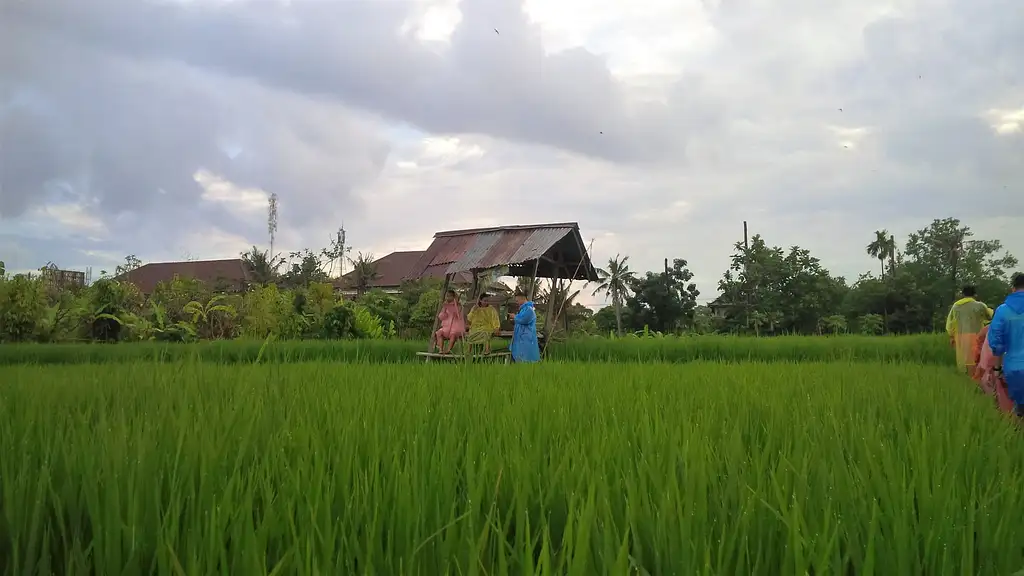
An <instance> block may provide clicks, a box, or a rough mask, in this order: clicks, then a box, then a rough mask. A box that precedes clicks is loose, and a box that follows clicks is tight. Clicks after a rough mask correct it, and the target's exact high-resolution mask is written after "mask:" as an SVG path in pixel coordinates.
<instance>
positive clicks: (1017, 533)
mask: <svg viewBox="0 0 1024 576" xmlns="http://www.w3.org/2000/svg"><path fill="white" fill-rule="evenodd" d="M826 340H831V339H826ZM834 340H841V339H834ZM880 340H882V341H885V339H880ZM571 345H572V344H571V343H570V344H567V345H566V349H570V346H571ZM704 346H707V348H706V349H711V348H710V346H711V345H710V344H708V345H704ZM752 346H753V345H750V347H748V348H747V350H746V351H740V352H735V353H734V354H733V356H731V357H729V358H726V359H724V360H732V361H717V362H708V361H701V360H699V359H698V358H696V357H695V358H691V359H692V360H694V361H693V362H690V363H686V364H682V363H643V364H641V363H628V362H626V361H624V360H623V361H621V362H590V363H582V362H570V361H568V358H570V356H566V357H565V359H566V361H564V362H548V363H544V364H539V365H532V366H515V365H513V366H495V365H447V366H445V365H428V366H423V365H411V364H387V363H376V364H370V363H341V362H337V361H330V360H329V359H326V358H325V359H321V360H320V361H316V362H308V361H307V362H303V361H294V362H291V363H285V362H278V363H261V364H258V365H256V364H253V363H251V362H240V361H235V362H216V361H207V362H203V361H197V360H202V359H203V358H201V357H199V356H196V355H193V356H192V357H191V358H177V359H174V360H173V361H169V362H163V363H158V362H157V361H155V360H153V359H149V360H147V359H144V358H142V359H135V360H131V359H127V358H126V359H124V360H123V361H122V362H114V361H108V362H106V363H95V361H96V360H97V359H96V358H94V359H93V363H90V364H76V363H73V362H63V365H53V364H58V363H56V362H42V361H38V360H36V361H34V362H32V361H29V362H22V363H17V362H6V364H8V365H7V366H4V367H0V488H2V492H0V573H3V574H11V575H15V574H18V575H21V574H26V575H27V574H75V575H78V574H103V575H106V574H123V575H135V574H168V575H185V574H187V575H192V574H203V575H205V574H225V575H227V574H231V575H234V574H239V575H255V574H324V575H336V574H379V575H388V576H390V575H399V574H424V575H441V574H452V575H456V574H477V575H491V574H502V575H504V574H510V575H525V574H572V575H579V576H584V575H592V574H594V575H598V574H610V575H625V574H638V575H640V574H646V575H652V576H655V575H672V574H677V575H693V574H702V575H703V574H707V575H711V574H715V575H719V574H721V575H725V574H728V575H733V574H737V575H739V574H742V575H750V574H758V575H760V574H764V575H783V574H787V575H788V574H799V575H805V574H810V575H817V576H820V575H824V574H838V575H848V574H849V575H852V574H856V575H870V574H880V575H897V574H898V575H905V574H906V575H909V574H923V575H929V576H939V575H945V574H950V575H953V574H956V575H967V574H993V575H996V574H1006V575H1009V574H1013V573H1015V572H1016V571H1017V570H1019V569H1021V568H1024V540H1022V537H1024V524H1022V521H1021V518H1024V490H1021V489H1020V486H1021V479H1022V478H1024V444H1022V443H1021V442H1020V438H1019V434H1018V431H1017V430H1016V428H1015V426H1014V425H1013V424H1012V423H1011V422H1009V421H1008V420H1007V418H1006V417H1004V416H1002V415H1000V414H999V413H998V412H997V411H996V410H994V409H993V408H992V406H991V401H990V400H988V399H986V398H984V397H982V396H981V395H980V394H978V393H977V392H976V388H975V387H973V385H971V384H970V383H969V382H968V381H966V379H965V378H964V377H962V376H959V375H957V374H955V373H954V372H953V371H952V370H951V369H950V368H949V367H948V366H941V365H937V364H939V362H927V361H925V360H922V359H919V360H920V361H917V362H911V361H900V360H899V358H898V357H896V356H895V353H889V355H888V356H885V357H883V358H881V359H882V360H886V359H888V360H891V361H884V362H874V363H871V362H864V361H863V360H865V358H851V357H847V359H846V360H842V359H839V358H842V356H837V357H836V358H829V359H830V360H832V361H829V362H815V361H810V360H807V359H806V358H805V357H802V356H801V355H800V354H803V353H805V352H793V353H792V354H793V355H792V356H784V357H780V358H779V359H780V360H787V359H788V360H797V361H800V360H803V363H797V362H794V361H787V362H775V363H762V362H745V361H743V359H744V353H745V352H747V351H749V350H751V349H753V348H752ZM828 346H829V345H822V347H823V349H828ZM864 346H868V345H866V344H865V345H864ZM905 346H906V348H905V349H900V350H901V352H900V353H908V352H907V351H909V350H913V349H914V348H912V347H911V346H910V345H909V344H908V345H905ZM95 348H96V349H104V350H122V348H121V347H119V346H108V347H95ZM123 349H128V348H123ZM579 349H582V348H579ZM594 349H595V350H597V349H599V348H597V347H595V348H594ZM812 349H814V348H813V346H811V345H808V347H807V348H806V349H805V350H812ZM851 349H854V351H855V352H856V351H857V350H859V349H855V348H853V347H851ZM925 349H926V348H925V347H922V348H920V349H919V350H918V351H917V352H915V354H920V355H922V357H923V355H925V353H924V352H922V350H925ZM643 350H650V349H644V348H641V347H640V346H639V345H637V347H636V348H633V349H631V351H630V353H632V352H638V351H640V352H642V351H643ZM701 350H704V349H701ZM832 350H833V353H835V349H832ZM863 350H867V348H864V349H863ZM565 353H566V354H568V352H565ZM862 353H865V354H868V355H870V354H869V353H867V352H862ZM947 353H948V349H947ZM681 357H682V356H680V358H681ZM623 358H625V353H623ZM207 359H210V358H207ZM45 364H51V365H45ZM929 364H933V365H929Z"/></svg>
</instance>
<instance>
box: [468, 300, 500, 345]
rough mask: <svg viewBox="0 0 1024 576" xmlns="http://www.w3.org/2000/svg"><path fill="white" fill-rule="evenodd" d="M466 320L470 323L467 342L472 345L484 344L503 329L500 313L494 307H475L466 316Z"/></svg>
mask: <svg viewBox="0 0 1024 576" xmlns="http://www.w3.org/2000/svg"><path fill="white" fill-rule="evenodd" d="M466 320H468V321H469V336H468V337H467V339H466V342H468V343H470V344H484V343H485V342H487V341H488V340H490V338H491V335H493V334H494V333H495V332H497V331H498V329H499V328H501V321H500V320H499V319H498V311H497V310H495V309H494V307H493V306H474V307H473V309H472V310H470V311H469V314H467V315H466Z"/></svg>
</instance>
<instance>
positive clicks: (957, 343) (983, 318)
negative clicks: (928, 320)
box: [946, 286, 992, 374]
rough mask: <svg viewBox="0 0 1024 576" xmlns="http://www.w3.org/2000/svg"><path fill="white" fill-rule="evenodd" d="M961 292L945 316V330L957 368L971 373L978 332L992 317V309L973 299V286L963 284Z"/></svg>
mask: <svg viewBox="0 0 1024 576" xmlns="http://www.w3.org/2000/svg"><path fill="white" fill-rule="evenodd" d="M961 294H962V295H963V298H961V299H959V300H957V301H956V302H954V303H953V306H952V307H951V308H950V309H949V314H948V315H947V316H946V332H947V333H948V334H949V338H950V343H951V344H952V345H953V349H954V350H955V351H956V366H957V368H959V369H960V370H961V371H963V372H966V373H968V374H971V373H973V371H974V365H975V362H976V360H975V356H974V347H975V343H976V342H977V341H978V333H979V332H981V329H982V328H983V327H984V326H985V324H986V323H987V322H988V321H989V320H991V319H992V309H991V308H989V307H988V306H986V305H985V304H984V303H983V302H979V301H977V300H975V296H976V295H977V291H976V290H975V288H974V286H964V289H963V291H962V292H961Z"/></svg>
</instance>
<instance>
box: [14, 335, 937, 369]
mask: <svg viewBox="0 0 1024 576" xmlns="http://www.w3.org/2000/svg"><path fill="white" fill-rule="evenodd" d="M494 345H495V346H496V347H500V346H505V345H506V343H501V342H498V341H496V342H495V344H494ZM425 349H426V343H425V342H418V341H401V340H398V341H393V340H387V341H385V340H357V341H292V342H272V343H270V344H269V345H267V346H266V347H264V342H263V341H259V340H255V341H253V340H250V341H246V340H231V341H214V342H202V343H199V344H191V345H184V344H163V343H135V344H116V345H108V344H48V345H39V344H35V345H3V346H0V365H13V364H82V363H93V364H95V363H124V362H134V361H140V360H145V361H153V360H159V361H163V362H170V361H179V360H191V359H199V360H203V361H206V362H213V363H220V364H237V363H244V364H251V363H252V362H254V361H255V360H256V358H257V357H259V356H260V353H261V350H262V354H263V356H262V358H263V360H265V361H266V362H270V363H291V362H313V361H317V362H345V363H363V364H392V363H410V362H417V361H418V360H419V359H418V358H417V357H416V352H419V351H423V350H425ZM547 357H548V359H550V360H554V361H566V362H574V361H587V362H615V363H621V362H629V363H633V362H672V363H674V362H693V361H700V360H705V361H718V362H746V361H764V362H772V361H787V362H808V361H818V362H828V361H866V362H913V363H917V364H936V365H951V364H952V363H953V360H954V358H953V353H952V350H951V349H950V348H949V345H948V343H947V341H946V339H945V337H943V336H937V335H932V334H927V335H921V336H899V337H881V336H880V337H871V336H840V337H810V336H787V337H778V338H744V337H733V336H694V337H685V338H649V339H635V338H631V339H623V340H608V339H604V338H587V339H579V340H571V341H569V342H558V343H554V344H552V345H551V348H550V349H549V350H548V356H547Z"/></svg>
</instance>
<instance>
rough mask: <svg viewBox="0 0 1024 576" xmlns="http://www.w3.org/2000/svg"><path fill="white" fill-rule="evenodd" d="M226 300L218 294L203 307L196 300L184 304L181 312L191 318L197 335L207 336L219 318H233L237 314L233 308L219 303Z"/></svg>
mask: <svg viewBox="0 0 1024 576" xmlns="http://www.w3.org/2000/svg"><path fill="white" fill-rule="evenodd" d="M226 298H227V297H226V296H224V295H223V294H220V295H217V296H214V297H213V298H210V301H209V302H207V303H206V304H205V305H204V304H203V303H202V302H200V301H198V300H193V301H191V302H189V303H188V304H185V306H184V308H182V311H183V312H185V313H186V314H189V315H191V316H192V326H193V327H195V330H196V331H197V332H198V333H200V334H201V335H205V336H209V335H210V332H211V331H212V330H213V329H214V328H215V327H216V324H217V320H218V318H219V317H220V316H222V315H223V316H227V317H229V318H234V317H235V315H236V314H237V312H236V311H235V309H234V307H233V306H231V305H230V304H222V303H221V302H223V301H224V300H225V299H226Z"/></svg>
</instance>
